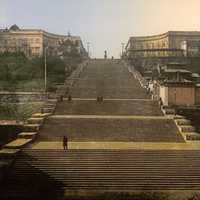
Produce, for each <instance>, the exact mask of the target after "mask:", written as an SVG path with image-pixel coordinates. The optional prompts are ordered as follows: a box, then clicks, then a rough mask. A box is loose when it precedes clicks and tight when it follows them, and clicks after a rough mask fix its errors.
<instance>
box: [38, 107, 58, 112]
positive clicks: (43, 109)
mask: <svg viewBox="0 0 200 200" xmlns="http://www.w3.org/2000/svg"><path fill="white" fill-rule="evenodd" d="M54 110H55V108H54V107H53V108H48V107H47V108H46V107H43V108H42V109H41V112H42V113H54Z"/></svg>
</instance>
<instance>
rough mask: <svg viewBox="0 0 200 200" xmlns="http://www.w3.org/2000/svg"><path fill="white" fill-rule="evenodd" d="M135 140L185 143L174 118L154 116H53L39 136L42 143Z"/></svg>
mask: <svg viewBox="0 0 200 200" xmlns="http://www.w3.org/2000/svg"><path fill="white" fill-rule="evenodd" d="M64 135H67V136H68V138H69V140H70V141H134V142H144V141H145V142H184V140H183V138H182V136H181V135H180V134H179V131H178V129H177V127H176V125H175V123H174V121H173V120H172V119H165V118H156V117H155V118H154V117H149V118H148V117H144V118H142V117H137V116H136V117H135V118H134V119H132V118H123V117H122V118H121V119H120V118H112V117H107V118H103V117H102V118H101V117H99V116H98V117H97V118H96V117H94V118H92V116H87V117H86V118H84V117H81V116H80V118H79V117H78V116H77V117H75V118H74V117H73V116H72V118H70V116H66V117H64V116H63V117H62V116H59V117H58V118H57V117H56V116H55V117H50V118H49V119H48V120H47V121H46V123H45V125H44V127H43V128H42V129H41V132H40V134H39V140H40V141H41V140H46V141H56V140H57V141H61V140H62V137H63V136H64Z"/></svg>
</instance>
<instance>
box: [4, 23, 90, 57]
mask: <svg viewBox="0 0 200 200" xmlns="http://www.w3.org/2000/svg"><path fill="white" fill-rule="evenodd" d="M66 40H70V41H72V42H74V43H75V44H77V50H78V51H79V53H82V54H86V50H85V48H84V46H83V43H82V41H81V38H80V37H79V36H71V35H70V34H68V35H57V34H53V33H48V32H46V31H44V30H40V29H20V28H19V27H18V26H17V25H13V26H11V27H10V28H9V29H8V28H6V29H0V53H3V52H12V53H14V52H23V53H24V54H25V55H26V56H27V57H34V56H38V57H40V56H42V55H43V54H44V51H45V48H46V47H48V51H49V53H50V54H51V55H57V54H59V46H60V44H61V43H62V42H64V41H66Z"/></svg>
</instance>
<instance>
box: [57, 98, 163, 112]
mask: <svg viewBox="0 0 200 200" xmlns="http://www.w3.org/2000/svg"><path fill="white" fill-rule="evenodd" d="M55 114H56V115H138V116H141V115H143V116H162V115H163V114H162V112H161V110H160V109H159V107H158V103H157V102H156V101H151V100H149V101H146V100H131V101H130V100H127V101H126V100H112V99H111V100H105V101H104V102H102V103H98V102H97V101H95V100H75V101H72V102H68V101H64V102H62V103H59V104H58V106H57V109H56V112H55Z"/></svg>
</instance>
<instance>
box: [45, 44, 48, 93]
mask: <svg viewBox="0 0 200 200" xmlns="http://www.w3.org/2000/svg"><path fill="white" fill-rule="evenodd" d="M47 49H48V47H45V49H44V91H45V93H47Z"/></svg>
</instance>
